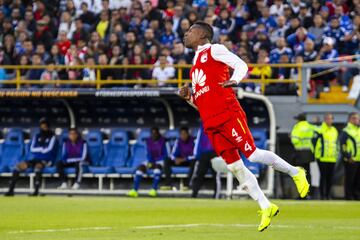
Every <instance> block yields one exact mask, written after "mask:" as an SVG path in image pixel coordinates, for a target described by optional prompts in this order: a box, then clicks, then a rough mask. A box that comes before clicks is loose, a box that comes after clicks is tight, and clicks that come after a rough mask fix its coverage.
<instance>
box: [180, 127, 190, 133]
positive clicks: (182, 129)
mask: <svg viewBox="0 0 360 240" xmlns="http://www.w3.org/2000/svg"><path fill="white" fill-rule="evenodd" d="M182 131H185V132H187V133H188V132H189V128H188V127H181V128H180V132H182Z"/></svg>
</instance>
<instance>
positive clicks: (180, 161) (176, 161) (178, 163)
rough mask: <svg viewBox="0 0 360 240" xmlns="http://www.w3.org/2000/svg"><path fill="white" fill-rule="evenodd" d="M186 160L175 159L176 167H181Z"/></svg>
mask: <svg viewBox="0 0 360 240" xmlns="http://www.w3.org/2000/svg"><path fill="white" fill-rule="evenodd" d="M185 161H186V160H185V159H184V158H176V159H175V165H180V164H181V163H183V162H185Z"/></svg>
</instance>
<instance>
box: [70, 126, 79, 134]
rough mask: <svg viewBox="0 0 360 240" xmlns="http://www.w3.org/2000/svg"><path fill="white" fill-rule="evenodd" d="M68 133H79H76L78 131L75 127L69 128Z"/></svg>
mask: <svg viewBox="0 0 360 240" xmlns="http://www.w3.org/2000/svg"><path fill="white" fill-rule="evenodd" d="M70 131H75V132H77V133H79V131H78V129H77V128H76V127H71V128H70V129H69V132H70Z"/></svg>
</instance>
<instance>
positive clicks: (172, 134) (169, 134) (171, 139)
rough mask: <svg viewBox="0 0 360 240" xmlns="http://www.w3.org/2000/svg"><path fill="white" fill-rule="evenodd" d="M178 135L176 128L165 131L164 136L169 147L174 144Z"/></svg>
mask: <svg viewBox="0 0 360 240" xmlns="http://www.w3.org/2000/svg"><path fill="white" fill-rule="evenodd" d="M179 137H180V133H179V130H178V129H171V130H168V131H166V133H165V138H166V140H167V141H168V143H170V147H171V148H172V147H173V146H174V144H175V141H176V139H178V138H179Z"/></svg>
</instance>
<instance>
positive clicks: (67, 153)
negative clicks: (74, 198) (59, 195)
mask: <svg viewBox="0 0 360 240" xmlns="http://www.w3.org/2000/svg"><path fill="white" fill-rule="evenodd" d="M87 152H88V150H87V144H86V142H85V141H84V140H83V139H82V137H81V135H80V133H79V132H78V130H77V129H76V128H71V129H70V130H69V137H68V139H67V140H66V141H65V142H64V145H63V148H62V154H61V161H59V162H57V164H56V169H57V172H58V173H59V178H60V181H61V186H60V187H59V188H58V189H67V187H68V186H67V183H66V175H65V169H66V168H75V170H76V177H75V179H76V180H75V183H74V184H73V186H72V189H74V190H77V189H79V187H80V183H81V177H82V173H83V165H84V163H85V161H86V158H87Z"/></svg>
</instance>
